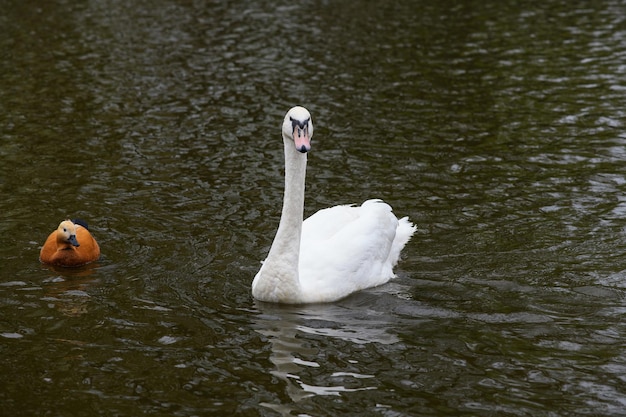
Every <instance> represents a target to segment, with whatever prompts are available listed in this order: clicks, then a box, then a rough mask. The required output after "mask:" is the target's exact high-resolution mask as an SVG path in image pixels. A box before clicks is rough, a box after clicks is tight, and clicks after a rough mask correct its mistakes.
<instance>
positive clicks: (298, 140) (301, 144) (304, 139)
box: [293, 125, 311, 153]
mask: <svg viewBox="0 0 626 417" xmlns="http://www.w3.org/2000/svg"><path fill="white" fill-rule="evenodd" d="M293 142H294V143H295V145H296V149H297V150H298V152H302V153H306V152H308V151H310V150H311V139H310V138H309V127H308V126H307V125H305V126H304V127H300V126H298V125H296V126H295V127H294V128H293Z"/></svg>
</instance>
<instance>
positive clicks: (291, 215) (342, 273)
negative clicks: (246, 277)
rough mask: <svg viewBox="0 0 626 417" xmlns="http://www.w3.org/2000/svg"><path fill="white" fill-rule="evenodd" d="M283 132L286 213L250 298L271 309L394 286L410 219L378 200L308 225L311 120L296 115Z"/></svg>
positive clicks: (303, 113)
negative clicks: (387, 284)
mask: <svg viewBox="0 0 626 417" xmlns="http://www.w3.org/2000/svg"><path fill="white" fill-rule="evenodd" d="M282 132H283V142H284V149H285V195H284V200H283V210H282V215H281V219H280V224H279V226H278V231H277V232H276V237H275V238H274V242H273V243H272V247H271V248H270V252H269V254H268V256H267V259H266V260H265V261H264V262H263V265H262V267H261V269H260V270H259V272H258V273H257V275H256V276H255V278H254V281H253V282H252V295H253V296H254V297H255V298H256V299H258V300H261V301H268V302H277V303H289V304H301V303H322V302H331V301H336V300H339V299H341V298H344V297H346V296H348V295H349V294H351V293H353V292H355V291H359V290H362V289H365V288H370V287H374V286H377V285H381V284H384V283H385V282H387V281H389V279H391V278H392V277H393V276H394V273H393V268H394V266H395V265H396V264H397V262H398V259H399V256H400V251H401V250H402V248H403V247H404V245H406V243H407V242H408V240H409V239H410V238H411V236H412V235H413V233H414V232H415V226H414V225H413V224H411V222H409V221H408V219H407V218H406V217H405V218H402V219H400V220H398V218H397V217H396V216H395V215H394V214H393V213H392V210H391V207H390V206H389V205H388V204H386V203H384V202H382V201H381V200H368V201H366V202H365V203H363V204H362V205H361V206H335V207H331V208H327V209H324V210H320V211H318V212H317V213H315V214H314V215H313V216H311V217H309V218H308V219H307V220H305V221H304V222H303V221H302V219H303V211H304V188H305V175H306V161H307V154H306V153H307V152H308V151H309V150H310V138H311V136H312V135H313V124H312V123H311V116H310V114H309V112H308V111H307V110H306V109H304V108H303V107H294V108H292V109H291V110H290V111H289V112H288V113H287V115H286V116H285V120H284V122H283V129H282Z"/></svg>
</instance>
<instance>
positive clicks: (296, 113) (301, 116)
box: [283, 106, 313, 153]
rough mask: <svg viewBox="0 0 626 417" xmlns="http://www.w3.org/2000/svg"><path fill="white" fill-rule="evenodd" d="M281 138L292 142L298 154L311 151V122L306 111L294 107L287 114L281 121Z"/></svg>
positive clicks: (309, 115) (302, 108)
mask: <svg viewBox="0 0 626 417" xmlns="http://www.w3.org/2000/svg"><path fill="white" fill-rule="evenodd" d="M283 136H284V137H286V138H289V139H291V140H293V143H294V146H295V147H296V149H297V150H298V152H302V153H306V152H308V151H310V150H311V138H312V137H313V122H312V121H311V114H310V113H309V111H308V110H307V109H305V108H304V107H300V106H296V107H292V108H291V109H290V110H289V111H288V112H287V114H286V115H285V120H284V121H283Z"/></svg>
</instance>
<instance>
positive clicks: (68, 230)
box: [57, 220, 80, 246]
mask: <svg viewBox="0 0 626 417" xmlns="http://www.w3.org/2000/svg"><path fill="white" fill-rule="evenodd" d="M57 241H58V242H63V243H66V244H68V243H69V244H70V245H72V246H80V244H79V243H78V240H76V226H75V225H74V223H72V221H71V220H64V221H62V222H61V224H59V227H58V228H57Z"/></svg>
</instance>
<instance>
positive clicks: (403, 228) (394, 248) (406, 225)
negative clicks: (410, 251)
mask: <svg viewBox="0 0 626 417" xmlns="http://www.w3.org/2000/svg"><path fill="white" fill-rule="evenodd" d="M416 231H417V226H416V225H414V224H413V223H411V222H410V221H409V218H408V217H403V218H401V219H400V220H398V228H397V229H396V237H395V238H394V239H393V242H392V243H391V250H390V251H389V258H388V261H389V263H391V267H392V268H394V267H395V266H396V264H397V263H398V260H399V259H400V252H401V251H402V248H404V246H405V245H406V244H407V242H408V241H409V240H410V239H411V237H412V236H413V233H415V232H416Z"/></svg>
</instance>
